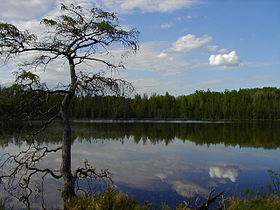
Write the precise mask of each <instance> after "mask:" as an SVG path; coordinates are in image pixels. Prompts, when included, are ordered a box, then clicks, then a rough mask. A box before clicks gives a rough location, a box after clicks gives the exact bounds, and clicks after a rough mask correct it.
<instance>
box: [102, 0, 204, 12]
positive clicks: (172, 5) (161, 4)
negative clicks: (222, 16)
mask: <svg viewBox="0 0 280 210" xmlns="http://www.w3.org/2000/svg"><path fill="white" fill-rule="evenodd" d="M97 3H98V4H100V5H101V6H104V7H106V8H109V9H112V10H117V12H118V13H131V12H134V11H137V10H140V11H141V12H155V11H157V12H172V11H175V10H178V9H181V8H187V7H192V6H194V5H197V4H199V3H200V0H172V1H170V0H153V1H151V0H134V1H131V0H99V1H97Z"/></svg>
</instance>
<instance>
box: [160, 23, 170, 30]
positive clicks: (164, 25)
mask: <svg viewBox="0 0 280 210" xmlns="http://www.w3.org/2000/svg"><path fill="white" fill-rule="evenodd" d="M159 27H160V28H163V29H165V28H171V27H172V24H168V23H167V24H161V25H160V26H159Z"/></svg>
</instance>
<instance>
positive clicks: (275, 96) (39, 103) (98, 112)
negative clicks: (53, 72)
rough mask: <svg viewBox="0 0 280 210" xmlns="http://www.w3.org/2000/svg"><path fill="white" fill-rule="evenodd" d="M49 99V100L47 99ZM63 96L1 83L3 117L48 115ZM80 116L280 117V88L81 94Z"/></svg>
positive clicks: (74, 113)
mask: <svg viewBox="0 0 280 210" xmlns="http://www.w3.org/2000/svg"><path fill="white" fill-rule="evenodd" d="M46 99H47V100H46ZM60 100H61V96H59V95H51V96H48V97H47V96H46V95H44V94H42V93H34V92H26V91H22V90H20V89H16V88H14V87H9V88H1V87H0V119H2V120H3V119H4V120H5V119H8V118H10V117H11V116H12V117H18V118H19V116H23V117H24V116H25V117H29V118H33V119H34V118H36V117H37V118H39V117H40V116H41V115H40V114H42V113H46V114H45V115H44V117H45V118H47V117H48V116H50V115H51V114H52V113H54V112H56V111H57V110H58V108H59V101H60ZM71 112H72V113H71V114H72V117H73V118H78V119H84V118H88V119H184V120H185V119H188V120H190V119H193V120H203V119H209V120H219V119H279V118H280V89H278V88H273V87H266V88H254V89H240V90H238V91H236V90H232V91H228V90H226V91H224V92H214V91H209V90H208V91H196V92H195V93H193V94H190V95H186V96H178V97H175V96H172V95H170V94H168V93H166V94H165V95H157V94H154V95H151V96H150V97H148V96H147V95H143V96H141V95H136V96H135V97H133V98H126V97H118V96H79V97H76V98H75V100H74V103H73V107H72V110H71Z"/></svg>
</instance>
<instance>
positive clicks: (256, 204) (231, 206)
mask: <svg viewBox="0 0 280 210" xmlns="http://www.w3.org/2000/svg"><path fill="white" fill-rule="evenodd" d="M223 209H228V210H246V209H253V210H278V209H279V210H280V199H279V197H277V196H276V195H266V196H254V197H252V198H249V199H244V198H237V197H231V198H229V199H228V201H227V202H226V208H223Z"/></svg>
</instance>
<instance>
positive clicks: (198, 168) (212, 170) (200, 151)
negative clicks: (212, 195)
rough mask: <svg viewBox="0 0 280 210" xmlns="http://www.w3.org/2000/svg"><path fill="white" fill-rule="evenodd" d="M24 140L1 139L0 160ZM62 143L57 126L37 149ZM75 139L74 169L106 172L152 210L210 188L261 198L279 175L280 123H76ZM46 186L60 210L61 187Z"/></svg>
mask: <svg viewBox="0 0 280 210" xmlns="http://www.w3.org/2000/svg"><path fill="white" fill-rule="evenodd" d="M22 135H23V134H22ZM22 135H21V134H19V133H16V132H15V131H11V132H9V131H7V130H5V131H1V137H0V144H1V151H0V153H1V155H2V154H4V153H6V152H10V153H17V152H19V151H20V150H23V149H25V148H27V146H28V142H24V141H23V140H22V139H21V136H22ZM61 135H62V134H61V129H60V128H59V127H58V126H52V127H50V128H49V129H48V130H47V131H46V132H45V133H44V134H43V135H41V136H40V137H38V139H37V141H38V142H40V144H41V145H47V146H49V147H50V148H55V147H58V146H60V143H61V142H60V139H61ZM73 135H74V140H73V147H72V164H73V168H76V167H78V166H80V165H81V164H83V162H84V161H85V160H88V161H89V162H90V163H92V164H93V165H94V167H96V168H98V169H109V171H110V172H111V173H112V177H113V180H114V184H115V185H116V187H117V189H118V190H121V191H123V192H125V193H127V194H129V195H130V196H131V197H133V198H135V199H136V200H138V201H139V202H144V201H146V200H147V201H149V202H151V203H154V206H157V205H161V204H168V205H170V206H176V205H178V204H180V203H181V202H182V201H184V200H187V199H188V200H193V199H195V198H197V197H198V196H200V197H203V196H207V195H208V193H209V192H210V190H211V189H213V188H215V189H216V192H220V191H224V192H225V195H237V196H239V195H242V194H243V193H242V192H243V190H244V189H246V188H249V189H251V190H259V189H260V186H262V185H263V186H266V185H267V184H269V183H271V179H270V176H269V173H268V172H267V170H269V169H272V170H274V171H276V172H280V161H279V157H280V150H279V147H280V123H279V122H269V121H258V122H247V121H246V122H222V121H220V122H207V121H204V122H200V121H189V122H184V121H171V122H170V121H157V122H151V121H141V122H133V121H125V122H115V121H92V122H90V123H89V122H86V121H78V122H75V123H73ZM60 155H61V154H60V152H57V153H56V154H52V155H51V156H49V157H48V158H46V159H45V160H44V161H43V163H42V167H43V166H44V167H46V166H47V167H52V168H58V169H59V167H60ZM35 181H36V180H35ZM35 181H34V183H35ZM37 181H40V178H38V180H37ZM45 182H46V184H45V186H44V192H45V193H44V205H45V206H46V207H47V208H48V209H55V208H58V207H61V205H62V201H61V198H60V196H59V195H60V188H61V186H62V183H61V182H59V181H57V180H53V179H52V178H50V177H46V178H45ZM81 184H82V185H83V183H81ZM84 186H86V185H85V184H84ZM92 187H93V188H94V186H92ZM1 194H2V196H1V197H2V198H3V199H4V200H5V202H6V204H7V205H8V206H13V207H14V208H23V207H22V206H21V204H19V203H18V202H17V200H16V199H15V198H13V197H11V196H9V195H8V194H6V193H5V192H4V191H3V190H2V191H1ZM41 203H42V198H41V196H38V195H37V197H36V196H34V197H33V200H32V206H33V207H34V208H41V207H40V206H41Z"/></svg>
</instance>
